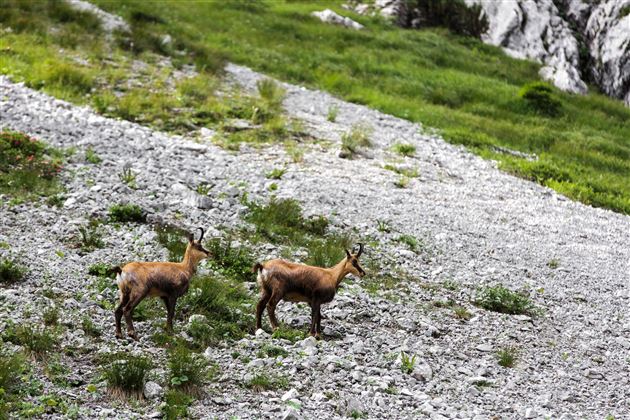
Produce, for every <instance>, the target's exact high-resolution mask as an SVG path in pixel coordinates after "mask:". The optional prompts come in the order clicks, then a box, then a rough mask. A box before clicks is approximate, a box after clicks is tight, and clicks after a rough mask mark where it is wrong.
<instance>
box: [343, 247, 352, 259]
mask: <svg viewBox="0 0 630 420" xmlns="http://www.w3.org/2000/svg"><path fill="white" fill-rule="evenodd" d="M344 251H346V257H347V258H348V259H350V258H352V255H350V251H348V250H347V249H344Z"/></svg>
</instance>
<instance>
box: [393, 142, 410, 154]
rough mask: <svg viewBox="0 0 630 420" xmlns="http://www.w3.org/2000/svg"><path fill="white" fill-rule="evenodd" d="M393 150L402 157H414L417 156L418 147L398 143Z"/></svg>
mask: <svg viewBox="0 0 630 420" xmlns="http://www.w3.org/2000/svg"><path fill="white" fill-rule="evenodd" d="M392 150H393V151H394V152H395V153H398V154H399V155H401V156H413V155H415V154H416V146H414V145H413V144H408V143H396V144H394V145H393V146H392Z"/></svg>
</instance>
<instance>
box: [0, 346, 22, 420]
mask: <svg viewBox="0 0 630 420" xmlns="http://www.w3.org/2000/svg"><path fill="white" fill-rule="evenodd" d="M26 371H27V364H26V360H25V359H24V356H23V355H21V354H19V353H13V354H6V353H5V352H4V349H3V346H2V343H0V419H5V418H9V417H8V414H9V413H11V412H13V411H14V408H15V407H16V406H18V405H19V399H20V398H19V394H20V391H21V388H22V385H23V384H22V375H23V374H24V373H25V372H26Z"/></svg>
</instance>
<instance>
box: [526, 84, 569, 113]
mask: <svg viewBox="0 0 630 420" xmlns="http://www.w3.org/2000/svg"><path fill="white" fill-rule="evenodd" d="M519 96H520V97H521V98H523V100H525V101H526V103H527V104H528V106H529V107H530V108H531V109H532V110H533V111H534V112H536V113H538V114H540V115H543V116H547V117H557V116H558V115H560V113H561V111H562V103H561V102H560V101H559V100H558V99H556V98H555V97H554V94H553V88H552V87H551V86H550V85H549V84H547V83H544V82H532V83H528V84H526V85H525V86H523V88H522V89H521V90H520V92H519Z"/></svg>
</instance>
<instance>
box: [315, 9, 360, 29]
mask: <svg viewBox="0 0 630 420" xmlns="http://www.w3.org/2000/svg"><path fill="white" fill-rule="evenodd" d="M311 14H312V15H313V16H315V17H316V18H319V20H321V21H322V22H325V23H332V24H334V25H341V26H345V27H346V28H352V29H357V30H359V29H363V25H361V24H360V23H359V22H355V21H354V20H352V19H350V18H348V17H344V16H341V15H338V14H337V13H335V12H333V11H332V10H330V9H326V10H322V11H321V12H313V13H311Z"/></svg>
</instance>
